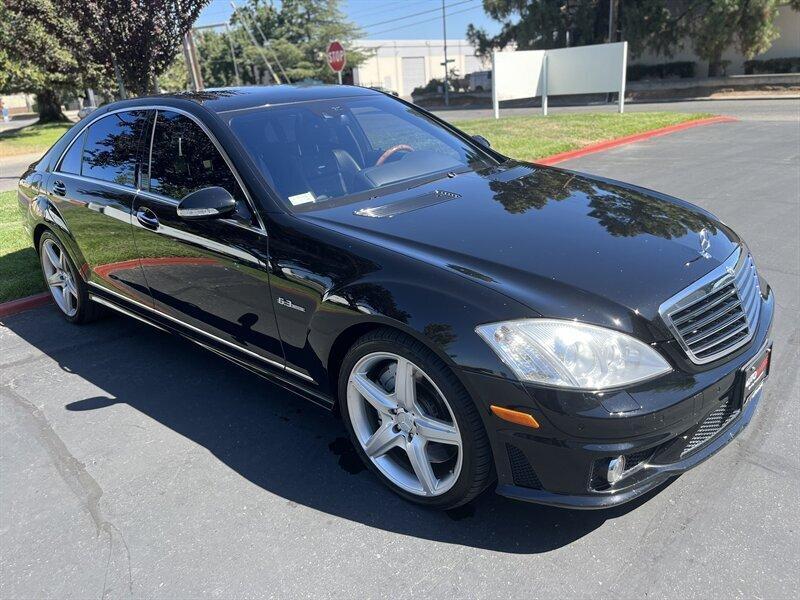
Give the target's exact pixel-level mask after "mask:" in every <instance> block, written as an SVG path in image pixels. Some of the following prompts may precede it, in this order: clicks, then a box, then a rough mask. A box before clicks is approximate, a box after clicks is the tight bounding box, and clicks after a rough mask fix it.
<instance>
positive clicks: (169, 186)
mask: <svg viewBox="0 0 800 600" xmlns="http://www.w3.org/2000/svg"><path fill="white" fill-rule="evenodd" d="M152 135H153V143H152V150H151V155H150V168H149V173H148V174H146V175H145V176H144V177H143V178H142V179H143V180H144V181H143V182H142V189H144V190H147V191H150V192H153V193H156V194H160V195H162V196H166V197H168V198H172V199H174V200H180V199H181V198H183V197H184V196H186V195H187V194H189V193H191V192H194V191H196V190H199V189H202V188H205V187H209V186H219V187H223V188H225V189H226V190H228V191H229V192H230V193H231V195H232V196H233V197H234V199H235V200H236V210H235V212H234V214H233V216H232V218H234V219H236V220H237V221H239V222H241V223H243V224H245V225H251V226H254V225H255V221H254V217H253V214H252V211H251V210H250V208H249V206H248V204H247V200H246V199H245V195H244V192H243V191H242V189H241V187H240V186H239V183H238V182H237V181H236V178H235V177H234V175H233V172H232V171H231V170H230V168H229V167H228V164H227V163H226V162H225V159H223V158H222V155H221V154H220V153H219V151H218V150H217V149H216V147H215V146H214V143H213V142H212V141H211V139H210V138H209V137H208V136H207V135H206V133H205V132H204V131H203V130H202V129H201V128H200V127H199V126H198V125H197V123H195V122H194V121H193V120H192V119H190V118H189V117H187V116H185V115H182V114H180V113H176V112H172V111H168V110H164V111H162V110H159V111H158V112H157V113H156V116H155V130H154V131H153V133H152Z"/></svg>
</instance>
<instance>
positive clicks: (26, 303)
mask: <svg viewBox="0 0 800 600" xmlns="http://www.w3.org/2000/svg"><path fill="white" fill-rule="evenodd" d="M733 121H738V119H736V118H734V117H709V118H707V119H696V120H694V121H686V122H684V123H678V124H677V125H669V126H667V127H661V128H659V129H652V130H650V131H645V132H643V133H636V134H634V135H628V136H625V137H621V138H616V139H613V140H608V141H605V142H599V143H597V144H590V145H589V146H584V147H583V148H579V149H577V150H570V151H569V152H561V153H559V154H553V155H552V156H547V157H545V158H540V159H538V160H535V161H533V162H535V163H537V164H540V165H554V164H556V163H560V162H563V161H565V160H569V159H571V158H578V157H580V156H585V155H587V154H594V153H595V152H602V151H603V150H608V149H610V148H616V147H617V146H623V145H625V144H632V143H633V142H639V141H642V140H647V139H650V138H654V137H658V136H660V135H667V134H669V133H674V132H676V131H683V130H684V129H690V128H692V127H699V126H700V125H712V124H714V123H730V122H733ZM51 299H52V297H51V296H50V294H49V293H48V292H45V293H43V294H36V295H35V296H28V297H27V298H20V299H19V300H11V301H10V302H4V303H2V304H0V317H8V316H11V315H15V314H17V313H20V312H23V311H26V310H30V309H32V308H36V307H39V306H44V305H45V304H47V303H48V302H50V300H51Z"/></svg>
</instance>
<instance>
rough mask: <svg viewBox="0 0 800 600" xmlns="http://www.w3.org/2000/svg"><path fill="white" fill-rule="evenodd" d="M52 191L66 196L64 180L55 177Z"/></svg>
mask: <svg viewBox="0 0 800 600" xmlns="http://www.w3.org/2000/svg"><path fill="white" fill-rule="evenodd" d="M53 193H54V194H56V195H57V196H66V195H67V186H66V185H64V182H63V181H61V180H60V179H56V180H55V181H54V182H53Z"/></svg>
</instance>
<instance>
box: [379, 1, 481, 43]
mask: <svg viewBox="0 0 800 600" xmlns="http://www.w3.org/2000/svg"><path fill="white" fill-rule="evenodd" d="M477 8H481V6H470V7H469V8H463V9H461V10H454V11H453V12H449V13H447V16H448V17H452V16H453V15H460V14H461V13H465V12H469V11H471V10H475V9H477ZM440 10H442V9H441V8H438V9H437V11H440ZM423 23H430V19H424V20H421V21H414V22H413V23H406V24H405V25H400V26H398V27H389V28H388V29H380V30H378V31H372V32H370V33H369V35H367V37H368V38H370V37H372V36H373V35H379V34H381V33H388V32H390V31H397V30H398V29H405V28H407V27H413V26H414V25H422V24H423Z"/></svg>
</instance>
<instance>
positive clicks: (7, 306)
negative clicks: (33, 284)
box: [0, 292, 52, 317]
mask: <svg viewBox="0 0 800 600" xmlns="http://www.w3.org/2000/svg"><path fill="white" fill-rule="evenodd" d="M51 299H52V297H51V296H50V293H49V292H44V293H42V294H36V295H35V296H28V297H27V298H20V299H19V300H11V301H10V302H3V303H2V304H0V317H8V316H11V315H15V314H17V313H20V312H23V311H25V310H30V309H31V308H36V307H37V306H44V305H45V304H47V303H48V302H50V300H51Z"/></svg>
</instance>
